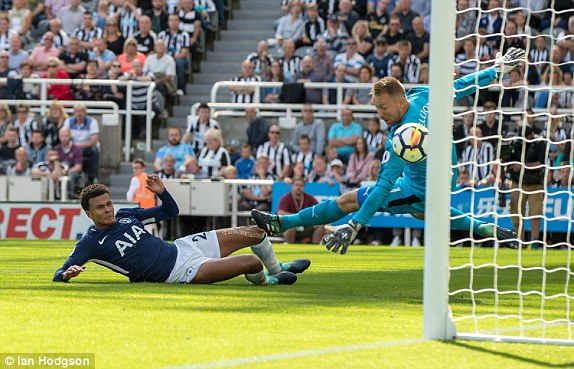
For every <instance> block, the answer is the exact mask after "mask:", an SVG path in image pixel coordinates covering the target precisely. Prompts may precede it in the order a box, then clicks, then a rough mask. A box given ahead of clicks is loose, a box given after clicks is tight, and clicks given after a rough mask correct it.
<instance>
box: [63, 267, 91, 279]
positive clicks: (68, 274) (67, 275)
mask: <svg viewBox="0 0 574 369" xmlns="http://www.w3.org/2000/svg"><path fill="white" fill-rule="evenodd" d="M84 270H86V267H85V266H79V265H72V266H71V267H69V268H68V269H66V271H65V272H64V273H62V279H63V280H65V281H67V280H69V279H71V278H74V277H77V276H78V275H79V274H80V273H81V272H83V271H84Z"/></svg>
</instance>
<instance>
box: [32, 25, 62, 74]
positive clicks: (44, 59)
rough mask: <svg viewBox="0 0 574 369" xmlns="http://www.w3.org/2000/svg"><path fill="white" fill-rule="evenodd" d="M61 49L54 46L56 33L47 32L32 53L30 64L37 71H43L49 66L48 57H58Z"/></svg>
mask: <svg viewBox="0 0 574 369" xmlns="http://www.w3.org/2000/svg"><path fill="white" fill-rule="evenodd" d="M59 54H60V51H58V49H56V48H55V47H54V34H53V33H52V32H46V33H45V34H44V36H43V37H42V42H41V43H39V44H38V45H37V46H36V47H35V48H34V50H32V53H31V54H30V59H29V60H30V64H31V65H32V67H33V68H34V71H35V72H42V71H45V70H46V69H47V68H48V59H49V58H50V57H57V56H58V55H59Z"/></svg>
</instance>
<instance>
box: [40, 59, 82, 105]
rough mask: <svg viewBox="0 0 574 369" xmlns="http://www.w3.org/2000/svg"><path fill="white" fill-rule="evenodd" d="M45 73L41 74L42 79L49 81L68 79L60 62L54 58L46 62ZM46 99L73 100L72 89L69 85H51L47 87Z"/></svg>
mask: <svg viewBox="0 0 574 369" xmlns="http://www.w3.org/2000/svg"><path fill="white" fill-rule="evenodd" d="M46 65H47V67H48V69H47V71H46V72H44V73H42V78H50V79H69V78H70V76H68V73H66V72H64V71H63V70H62V69H61V68H62V62H61V61H60V59H58V58H56V57H55V56H51V57H49V58H48V61H47V64H46ZM47 92H48V98H49V99H58V100H73V98H74V97H73V94H72V89H71V88H70V85H56V84H51V85H50V86H49V87H48V91H47Z"/></svg>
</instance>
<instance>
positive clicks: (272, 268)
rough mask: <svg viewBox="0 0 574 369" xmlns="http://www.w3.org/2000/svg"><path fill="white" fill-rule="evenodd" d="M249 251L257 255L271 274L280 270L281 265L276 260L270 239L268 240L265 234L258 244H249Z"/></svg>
mask: <svg viewBox="0 0 574 369" xmlns="http://www.w3.org/2000/svg"><path fill="white" fill-rule="evenodd" d="M251 251H253V253H254V254H255V255H257V257H258V258H259V260H261V262H262V263H263V265H264V266H265V268H267V270H268V271H269V273H270V274H272V275H273V274H277V273H279V272H281V271H282V269H281V265H280V264H279V261H278V260H277V256H275V251H274V250H273V245H271V241H269V239H268V238H267V236H265V238H264V239H263V241H261V242H260V243H259V244H257V245H255V246H251Z"/></svg>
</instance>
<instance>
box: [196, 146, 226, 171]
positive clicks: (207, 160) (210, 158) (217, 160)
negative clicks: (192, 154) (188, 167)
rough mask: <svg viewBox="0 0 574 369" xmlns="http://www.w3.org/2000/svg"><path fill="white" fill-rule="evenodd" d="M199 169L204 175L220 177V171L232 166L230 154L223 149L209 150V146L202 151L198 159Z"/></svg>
mask: <svg viewBox="0 0 574 369" xmlns="http://www.w3.org/2000/svg"><path fill="white" fill-rule="evenodd" d="M197 161H198V164H199V169H200V171H201V173H202V174H204V175H205V176H207V177H209V178H212V177H218V176H219V170H220V169H221V168H223V167H226V166H228V165H229V164H231V160H230V159H229V153H228V152H227V150H225V149H224V148H223V147H219V148H218V149H217V150H215V151H213V150H209V149H208V148H207V146H205V147H204V148H203V149H201V153H200V154H199V157H198V160H197Z"/></svg>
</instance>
